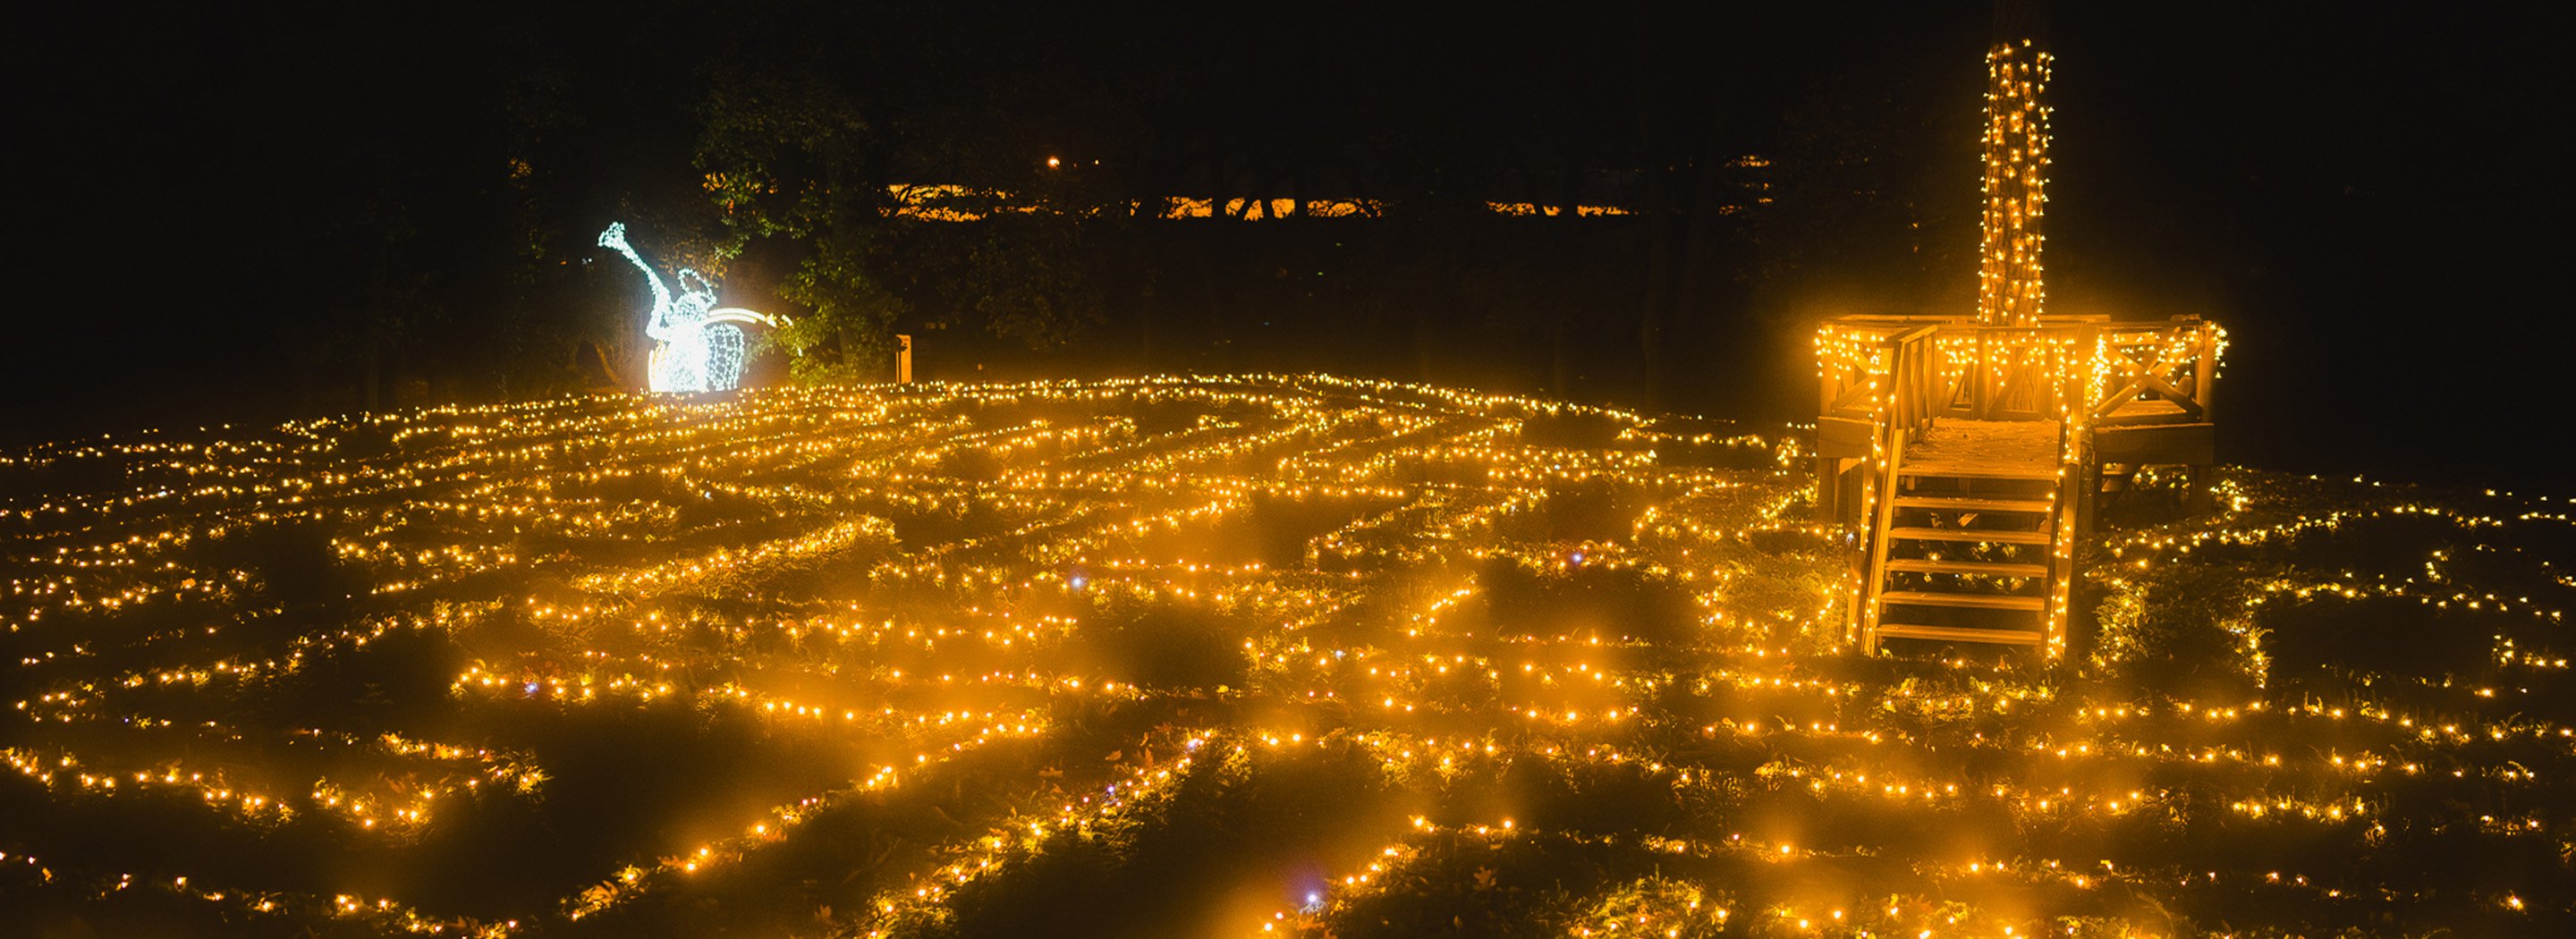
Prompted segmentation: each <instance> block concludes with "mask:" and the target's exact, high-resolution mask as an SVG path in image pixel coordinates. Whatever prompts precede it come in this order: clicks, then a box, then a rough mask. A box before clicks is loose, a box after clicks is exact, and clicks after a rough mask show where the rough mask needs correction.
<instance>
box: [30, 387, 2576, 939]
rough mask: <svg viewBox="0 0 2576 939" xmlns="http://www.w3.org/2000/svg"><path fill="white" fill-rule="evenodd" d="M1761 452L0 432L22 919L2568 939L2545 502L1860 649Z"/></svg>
mask: <svg viewBox="0 0 2576 939" xmlns="http://www.w3.org/2000/svg"><path fill="white" fill-rule="evenodd" d="M1803 457H1804V454H1803V453H1802V452H1801V448H1800V447H1799V445H1798V444H1797V443H1796V442H1795V435H1794V433H1791V432H1788V431H1787V430H1786V429H1784V430H1782V431H1781V432H1777V433H1755V432H1749V431H1747V430H1745V429H1742V428H1737V427H1734V426H1732V425H1728V424H1725V423H1723V422H1713V421H1706V420H1700V419H1688V418H1652V417H1648V416H1644V415H1637V414H1629V413H1624V412H1619V411H1611V410H1602V409H1597V408H1588V407H1579V406H1574V405H1567V404H1562V403H1555V402H1546V401H1535V400H1526V399H1517V398H1509V397H1495V396H1486V395H1479V394H1473V393H1467V392H1461V391H1456V390H1450V389H1442V388H1433V387H1423V386H1413V385H1401V384H1392V383H1384V382H1371V381H1358V380H1351V379H1343V378H1334V377H1328V376H1244V377H1234V378H1192V379H1148V380H1130V381H1114V382H1101V383H1043V384H1021V385H981V386H956V385H936V384H933V385H916V386H906V387H900V388H895V387H880V388H861V389H841V390H804V391H754V392H748V393H745V394H744V395H743V396H742V397H741V398H740V400H736V401H730V402H699V401H690V400H685V399H672V398H667V397H652V396H601V397H591V398H580V399H570V400H561V401H551V402H537V403H526V404H515V405H505V406H491V407H478V408H462V407H449V408H431V409H426V410H419V411H408V412H399V413H383V414H368V415H357V416H351V417H347V418H340V419H333V420H321V421H311V422H303V423H297V424H290V425H286V426H282V427H278V428H273V429H268V430H262V431H243V430H236V429H219V430H200V431H187V432H154V433H146V434H139V435H130V436H125V435H120V436H118V437H113V438H99V439H96V440H88V441H77V442H70V443H63V444H49V445H44V446H38V447H33V448H28V449H25V450H20V451H16V452H11V453H6V454H0V572H5V573H0V585H4V586H0V624H5V627H6V628H5V631H0V643H5V646H0V668H5V669H6V672H5V673H6V674H8V675H9V678H8V680H7V682H6V684H5V685H0V692H5V698H0V699H5V700H6V701H7V702H8V704H9V709H8V710H7V711H6V712H0V762H5V769H6V772H0V898H6V899H8V900H9V901H10V903H11V904H12V905H13V906H18V907H26V908H29V909H32V910H35V911H36V912H37V913H38V914H43V913H45V912H47V911H51V912H53V913H55V914H60V915H87V914H99V915H102V916H107V915H111V914H112V915H114V916H123V917H137V916H140V917H157V918H147V919H146V920H144V921H145V922H149V923H156V924H160V925H161V926H163V927H165V929H164V931H170V932H199V931H214V930H215V929H216V928H217V927H222V928H233V929H243V930H249V931H251V932H255V933H258V932H268V933H301V932H303V931H305V930H307V929H311V930H314V931H316V932H319V933H321V934H326V935H336V934H347V935H367V934H378V933H384V932H392V931H407V932H415V933H422V934H435V935H477V936H501V935H604V936H622V935H634V934H638V933H639V932H646V931H653V930H664V931H672V932H676V933H679V934H704V933H713V932H719V931H725V930H735V931H747V932H755V933H759V934H764V935H783V936H898V935H992V934H1012V933H1014V932H1019V931H1025V930H1026V929H1028V928H1032V927H1031V926H1030V924H1031V923H1033V922H1034V923H1042V924H1043V925H1044V927H1045V928H1046V929H1047V930H1049V931H1051V932H1055V933H1060V934H1091V935H1127V934H1134V933H1136V932H1139V931H1152V930H1160V931H1166V932H1171V933H1190V934H1220V935H1222V934H1233V935H1246V936H1253V935H1283V934H1302V935H1312V936H1321V935H1327V934H1329V935H1335V936H1364V935H1407V934H1420V933H1422V932H1425V931H1440V930H1458V931H1467V932H1475V931H1478V930H1479V929H1484V930H1485V931H1498V930H1502V929H1504V928H1506V927H1508V928H1511V929H1519V930H1524V931H1528V930H1532V929H1535V930H1536V931H1540V932H1546V933H1549V934H1554V935H1566V936H1614V935H1649V936H1653V935H1663V936H1684V935H1718V934H1753V935H1809V934H1814V935H1863V934H1867V935H1925V934H1929V935H1973V936H2036V935H2072V936H2093V935H2102V936H2111V935H2184V934H2198V933H2203V932H2212V931H2228V930H2234V931H2238V932H2240V933H2254V934H2266V933H2309V934H2317V933H2334V932H2338V931H2342V930H2344V929H2347V928H2351V929H2359V930H2362V931H2366V932H2367V931H2406V932H2413V931H2425V930H2429V929H2435V928H2447V929H2451V930H2453V931H2455V932H2457V933H2460V934H2481V935H2484V934H2502V933H2521V932H2536V933H2547V932H2551V931H2553V930H2556V929H2560V928H2563V927H2565V926H2567V925H2568V922H2567V909H2568V907H2569V905H2570V904H2571V903H2576V874H2571V867H2570V865H2571V864H2576V840H2571V832H2576V817H2571V816H2576V788H2571V786H2570V784H2569V782H2568V780H2570V779H2576V713H2571V712H2576V687H2571V685H2570V683H2569V677H2570V676H2569V672H2568V669H2567V657H2568V653H2569V650H2568V641H2567V639H2566V638H2565V632H2566V630H2567V628H2568V626H2567V623H2566V618H2565V615H2564V611H2565V610H2566V609H2567V607H2568V606H2569V601H2570V599H2571V594H2576V571H2571V570H2570V569H2569V566H2568V565H2569V564H2570V563H2571V562H2570V559H2569V557H2568V550H2569V549H2568V545H2569V544H2570V539H2571V537H2576V525H2571V524H2570V520H2569V515H2568V511H2567V505H2566V503H2565V502H2564V501H2561V500H2556V499H2551V498H2541V497H2524V496H2516V495H2512V494H2507V493H2445V492H2430V491H2418V490H2413V489H2409V488H2407V487H2403V486H2394V485H2387V484H2381V483H2373V482H2369V481H2363V480H2348V481H2331V480H2319V479H2309V478H2295V477H2285V476H2279V475H2273V474H2262V473H2254V472H2246V471H2238V472H2235V473H2233V474H2231V475H2230V476H2229V477H2228V479H2227V480H2226V481H2225V483H2224V485H2223V487H2222V493H2221V495H2222V499H2221V504H2222V506H2223V510H2222V511H2221V512H2220V513H2219V514H2218V515H2216V516H2212V517H2208V518H2202V519H2193V520H2185V521H2180V522H2166V523H2160V524H2143V525H2130V526H2127V527H2118V526H2114V527H2112V528H2110V529H2109V530H2107V531H2105V532H2104V534H2103V536H2102V538H2101V539H2100V543H2099V545H2098V546H2097V554H2098V556H2097V557H2096V558H2095V559H2094V561H2093V563H2092V566H2091V574H2090V575H2089V576H2088V578H2087V580H2086V582H2085V583H2084V584H2083V585H2081V588H2080V589H2079V591H2078V593H2077V598H2078V601H2079V602H2082V603H2085V604H2087V605H2088V606H2089V607H2090V608H2092V609H2094V610H2096V611H2098V613H2097V616H2096V619H2098V620H2099V621H2100V623H2101V629H2102V635H2101V637H2100V641H2099V642H2097V643H2095V644H2094V646H2093V650H2094V651H2093V654H2092V655H2091V656H2090V658H2089V660H2084V661H2078V662H2075V663H2071V664H2070V665H2069V666H2067V667H2066V668H2063V669H2060V670H2057V671H2048V670H2043V669H2038V668H2034V667H2031V666H2029V665H2028V664H2027V663H2020V664H2015V663H2013V662H2009V661H2008V662H2005V663H2002V664H1998V663H1997V662H1996V661H1995V660H1991V659H1988V660H1980V661H1968V660H1951V661H1898V660H1880V661H1867V660H1862V659H1859V658H1857V657H1855V656H1853V655H1851V654H1850V653H1849V651H1848V650H1846V649H1844V648H1843V647H1842V636H1841V635H1840V631H1839V625H1840V624H1841V622H1842V613H1841V611H1840V610H1839V609H1838V608H1837V607H1836V605H1835V604H1836V602H1837V601H1836V597H1838V596H1841V595H1843V593H1844V592H1845V591H1846V590H1847V588H1848V582H1847V581H1845V580H1844V579H1843V575H1842V573H1841V572H1842V571H1843V570H1844V565H1843V556H1842V555H1841V553H1840V552H1839V551H1838V550H1837V549H1836V548H1835V547H1834V546H1833V545H1832V544H1831V537H1832V535H1831V533H1830V532H1828V531H1825V530H1823V529H1821V528H1819V527H1817V526H1814V525H1813V524H1811V523H1810V522H1808V521H1807V520H1806V515H1807V506H1808V503H1809V500H1810V498H1811V496H1810V495H1809V493H1808V492H1807V491H1806V489H1805V487H1806V484H1807V480H1806V474H1805V473H1804V472H1803V466H1804V465H1805V462H1804V460H1803ZM2115 515H2116V513H2115ZM111 831H113V832H129V833H136V834H134V835H130V836H121V837H103V836H100V835H99V834H98V833H99V832H111ZM144 833H148V836H146V835H145V834H144ZM458 859H471V860H470V862H462V863H461V862H460V861H459V860H458ZM2427 859H2432V860H2427ZM1126 883H1142V884H1147V885H1149V886H1148V887H1122V886H1119V885H1120V884H1126ZM127 921H131V920H127Z"/></svg>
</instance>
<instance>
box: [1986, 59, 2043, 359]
mask: <svg viewBox="0 0 2576 939" xmlns="http://www.w3.org/2000/svg"><path fill="white" fill-rule="evenodd" d="M2048 65H2049V56H2048V53H2046V52H2042V51H2039V50H2038V49H2037V48H2035V47H2034V46H2032V44H2031V42H2030V40H2027V39H2024V40H2022V41H2020V42H2018V43H2012V42H2007V43H2003V44H2001V45H1997V46H1995V47H1994V48H1991V49H1988V50H1986V135H1985V145H1986V178H1985V184H1984V187H1983V191H1984V193H1985V198H1986V210H1985V223H1984V231H1985V243H1984V252H1983V255H1982V257H1981V258H1980V267H1979V270H1978V274H1977V321H1978V322H1980V323H1984V324H1987V325H1990V326H2031V325H2036V324H2037V323H2038V322H2039V313H2040V304H2041V301H2042V300H2043V299H2045V297H2046V296H2047V294H2046V291H2045V290H2044V289H2043V288H2042V287H2041V285H2040V273H2041V267H2040V261H2039V255H2040V249H2041V248H2043V247H2045V246H2046V245H2047V236H2046V235H2044V234H2042V233H2041V231H2040V224H2039V223H2040V217H2041V215H2042V214H2043V212H2044V210H2045V208H2046V206H2047V204H2048V195H2047V193H2046V191H2045V188H2046V185H2047V182H2048V105H2046V104H2044V103H2042V102H2041V97H2042V95H2044V94H2045V93H2046V92H2047V91H2048Z"/></svg>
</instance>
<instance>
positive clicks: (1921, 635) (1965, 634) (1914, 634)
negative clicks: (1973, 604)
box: [1878, 623, 2040, 646]
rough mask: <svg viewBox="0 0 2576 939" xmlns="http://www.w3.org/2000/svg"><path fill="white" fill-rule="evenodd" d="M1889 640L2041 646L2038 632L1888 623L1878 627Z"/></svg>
mask: <svg viewBox="0 0 2576 939" xmlns="http://www.w3.org/2000/svg"><path fill="white" fill-rule="evenodd" d="M1878 634H1879V636H1880V637H1882V638H1887V639H1927V640H1931V641H1933V642H1999V643H2006V644H2010V645H2017V646H2035V645H2038V644H2039V640H2040V635H2039V631H2038V630H2032V629H1975V628H1967V627H1959V626H1916V625H1913V624H1911V623H1888V624H1885V625H1882V626H1880V627H1878Z"/></svg>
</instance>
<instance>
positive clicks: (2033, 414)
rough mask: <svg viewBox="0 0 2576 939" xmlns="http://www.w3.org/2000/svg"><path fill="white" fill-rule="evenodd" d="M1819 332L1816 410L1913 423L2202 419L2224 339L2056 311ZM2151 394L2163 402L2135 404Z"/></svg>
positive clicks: (2194, 322)
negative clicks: (2031, 316)
mask: <svg viewBox="0 0 2576 939" xmlns="http://www.w3.org/2000/svg"><path fill="white" fill-rule="evenodd" d="M1822 335H1823V339H1824V341H1825V342H1826V343H1827V344H1828V345H1829V347H1830V352H1831V354H1830V355H1827V356H1826V357H1825V361H1824V362H1823V363H1822V364H1823V366H1824V368H1823V372H1824V374H1823V385H1822V387H1821V388H1820V397H1819V401H1818V404H1819V405H1821V407H1820V408H1819V411H1818V413H1819V414H1821V415H1823V416H1827V417H1840V418H1849V419H1853V420H1866V421H1878V420H1883V419H1887V418H1889V417H1898V418H1902V419H1904V421H1905V422H1907V423H1909V424H1911V423H1917V422H1919V421H1921V420H1927V419H1929V418H1931V417H1935V416H1939V417H1958V418H1969V419H1976V420H2067V419H2075V420H2077V421H2079V422H2081V423H2100V422H2109V423H2122V422H2129V421H2159V420H2161V421H2186V422H2193V423H2205V422H2207V421H2209V420H2210V415H2209V401H2210V392H2211V390H2212V386H2213V385H2214V383H2215V379H2216V377H2217V363H2218V354H2219V349H2220V345H2221V343H2222V342H2223V334H2222V333H2220V331H2219V330H2218V328H2217V327H2216V326H2215V325H2213V324H2210V323H2205V322H2202V321H2201V320H2200V318H2199V317H2196V316H2180V317H2175V318H2174V319H2172V320H2170V321H2168V322H2163V323H2112V322H2109V321H2107V320H2106V319H2105V318H2103V317H2098V316H2089V317H2050V318H2048V319H2046V320H2043V321H2041V323H2040V324H2039V325H2037V326H1984V325H1979V324H1977V323H1975V322H1973V321H1970V320H1968V319H1967V318H1965V317H1892V316H1891V317H1874V316H1856V317H1845V318H1843V319H1839V320H1836V321H1834V322H1832V323H1830V324H1828V325H1827V326H1826V328H1825V332H1824V333H1823V334H1822ZM1900 347H1903V348H1904V349H1913V350H1914V351H1913V352H1912V353H1911V354H1910V355H1909V354H1908V353H1906V352H1904V351H1903V349H1901V348H1900ZM2155 402H2162V403H2163V405H2164V406H2161V407H2141V406H2139V405H2141V404H2142V403H2147V404H2152V403H2155ZM2124 409H2125V410H2124Z"/></svg>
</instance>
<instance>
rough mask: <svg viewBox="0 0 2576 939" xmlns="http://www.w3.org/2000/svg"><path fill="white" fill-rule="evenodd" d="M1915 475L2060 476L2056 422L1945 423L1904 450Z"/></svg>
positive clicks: (1945, 420) (1907, 467)
mask: <svg viewBox="0 0 2576 939" xmlns="http://www.w3.org/2000/svg"><path fill="white" fill-rule="evenodd" d="M1899 466H1901V467H1902V468H1903V469H1904V470H1905V471H1907V472H1910V473H1927V474H1937V473H1957V474H1962V475H2002V474H2020V473H2051V474H2053V473H2055V472H2056V471H2057V422H2056V421H1965V420H1953V419H1949V418H1943V419H1941V420H1937V421H1934V422H1933V424H1932V428H1931V429H1930V430H1927V431H1925V432H1924V433H1923V437H1922V439H1920V440H1916V441H1915V442H1914V443H1912V444H1911V445H1908V446H1907V447H1906V448H1905V458H1904V460H1903V462H1901V463H1900V464H1899Z"/></svg>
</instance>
